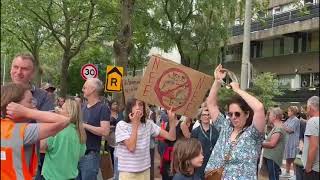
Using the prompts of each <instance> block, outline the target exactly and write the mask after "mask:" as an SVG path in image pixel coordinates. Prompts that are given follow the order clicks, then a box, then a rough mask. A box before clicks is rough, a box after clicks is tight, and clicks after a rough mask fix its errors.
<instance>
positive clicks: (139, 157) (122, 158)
mask: <svg viewBox="0 0 320 180" xmlns="http://www.w3.org/2000/svg"><path fill="white" fill-rule="evenodd" d="M131 132H132V125H131V123H127V122H125V121H120V122H119V123H118V124H117V127H116V143H117V144H118V146H117V157H118V169H119V171H123V172H142V171H145V170H147V169H148V168H150V166H151V164H150V161H151V160H150V137H156V136H158V135H159V133H160V127H159V126H157V125H156V124H155V123H154V122H153V121H152V120H147V122H146V123H145V124H140V126H139V128H138V137H137V144H136V149H135V151H134V152H130V151H129V150H128V148H127V147H126V145H125V144H124V142H123V141H124V140H126V139H129V138H130V136H131Z"/></svg>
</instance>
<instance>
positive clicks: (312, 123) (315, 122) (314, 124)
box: [302, 117, 319, 172]
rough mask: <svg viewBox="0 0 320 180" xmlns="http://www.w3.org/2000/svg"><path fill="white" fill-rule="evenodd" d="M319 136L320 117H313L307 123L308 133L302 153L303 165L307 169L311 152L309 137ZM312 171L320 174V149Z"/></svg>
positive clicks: (305, 136) (306, 133) (306, 132)
mask: <svg viewBox="0 0 320 180" xmlns="http://www.w3.org/2000/svg"><path fill="white" fill-rule="evenodd" d="M310 136H318V137H319V117H312V118H310V119H309V120H308V121H307V126H306V131H305V133H304V147H303V153H302V163H303V166H304V167H306V164H307V158H308V151H309V137H310ZM312 170H313V171H316V172H319V147H318V152H317V153H316V159H315V160H314V161H313V165H312Z"/></svg>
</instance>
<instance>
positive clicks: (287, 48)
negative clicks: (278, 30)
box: [283, 37, 294, 54]
mask: <svg viewBox="0 0 320 180" xmlns="http://www.w3.org/2000/svg"><path fill="white" fill-rule="evenodd" d="M293 50H294V38H293V37H285V38H284V52H283V53H284V54H292V53H293Z"/></svg>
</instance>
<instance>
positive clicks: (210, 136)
mask: <svg viewBox="0 0 320 180" xmlns="http://www.w3.org/2000/svg"><path fill="white" fill-rule="evenodd" d="M200 129H201V132H202V134H203V135H204V137H205V138H206V139H208V140H209V141H210V151H212V149H213V147H212V144H211V138H212V126H211V125H209V137H208V136H207V134H206V133H205V131H204V129H203V127H202V124H200Z"/></svg>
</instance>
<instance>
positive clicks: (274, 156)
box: [263, 127, 287, 167]
mask: <svg viewBox="0 0 320 180" xmlns="http://www.w3.org/2000/svg"><path fill="white" fill-rule="evenodd" d="M274 133H280V134H281V136H280V139H279V141H278V144H277V145H276V147H274V148H272V149H268V148H264V150H263V157H265V158H267V159H271V160H273V161H274V162H275V163H277V165H278V166H279V167H281V166H282V159H283V151H284V146H285V142H286V137H287V133H286V132H285V130H284V129H283V128H282V127H274V128H273V129H272V130H271V131H270V133H269V134H268V137H267V139H266V141H269V140H270V139H271V136H272V134H274Z"/></svg>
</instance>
